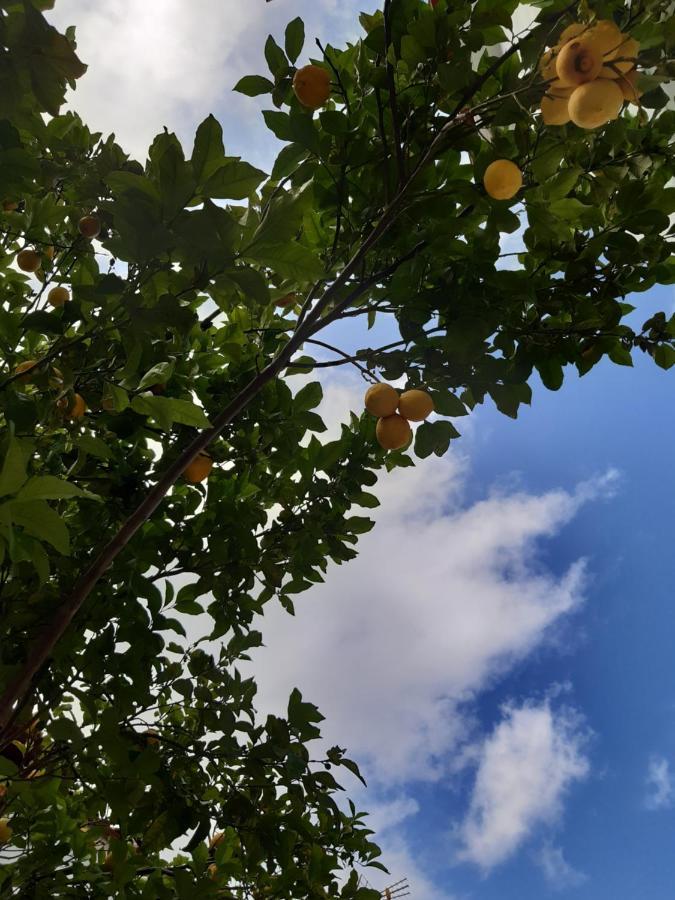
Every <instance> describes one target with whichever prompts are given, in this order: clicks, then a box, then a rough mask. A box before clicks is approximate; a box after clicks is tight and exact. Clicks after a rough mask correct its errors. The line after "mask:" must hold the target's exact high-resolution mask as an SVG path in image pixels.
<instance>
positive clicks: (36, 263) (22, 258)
mask: <svg viewBox="0 0 675 900" xmlns="http://www.w3.org/2000/svg"><path fill="white" fill-rule="evenodd" d="M16 264H17V266H18V267H19V268H20V269H21V271H22V272H37V270H38V269H39V268H40V254H39V253H38V252H37V250H33V249H32V247H24V249H23V250H19V252H18V253H17V254H16Z"/></svg>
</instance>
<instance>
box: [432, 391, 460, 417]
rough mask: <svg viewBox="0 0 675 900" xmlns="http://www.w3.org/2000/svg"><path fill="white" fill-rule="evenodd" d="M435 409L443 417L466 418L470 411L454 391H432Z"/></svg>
mask: <svg viewBox="0 0 675 900" xmlns="http://www.w3.org/2000/svg"><path fill="white" fill-rule="evenodd" d="M431 396H432V398H433V401H434V409H435V410H436V412H437V413H439V414H440V415H442V416H451V417H453V418H454V417H456V416H465V415H466V414H467V413H468V409H467V408H466V406H465V405H464V404H463V403H462V401H461V400H460V399H459V397H457V396H456V395H455V394H453V393H452V391H443V392H441V391H432V392H431Z"/></svg>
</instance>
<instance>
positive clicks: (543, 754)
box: [459, 700, 589, 869]
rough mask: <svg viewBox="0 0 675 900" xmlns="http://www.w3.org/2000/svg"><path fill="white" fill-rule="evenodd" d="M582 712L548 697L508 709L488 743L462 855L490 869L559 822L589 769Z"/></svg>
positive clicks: (462, 835)
mask: <svg viewBox="0 0 675 900" xmlns="http://www.w3.org/2000/svg"><path fill="white" fill-rule="evenodd" d="M585 740H586V735H585V732H584V729H583V727H582V725H581V722H580V718H579V716H578V714H576V713H575V712H573V711H571V710H569V709H562V710H560V711H558V712H554V710H553V709H552V707H551V704H550V702H549V701H548V700H546V701H544V702H543V703H541V704H539V705H535V704H532V703H525V704H523V705H522V706H520V707H516V706H509V707H506V708H505V709H504V717H503V719H502V721H501V722H500V723H499V724H498V725H497V726H496V728H495V729H494V731H493V732H492V734H491V735H490V736H489V737H488V738H487V740H486V741H485V742H484V744H483V748H482V752H481V756H480V762H479V765H478V771H477V773H476V781H475V784H474V788H473V793H472V796H471V802H470V805H469V810H468V813H467V816H466V818H465V820H464V822H463V823H462V826H461V829H460V841H461V850H460V852H459V858H460V859H462V860H465V861H468V862H473V863H476V864H478V865H479V866H481V868H484V869H490V868H492V867H493V866H495V865H498V864H499V863H502V862H504V860H506V859H507V858H508V857H509V856H510V855H511V854H513V853H514V852H515V851H516V850H517V849H518V848H519V847H520V846H521V845H522V844H523V842H524V841H525V840H526V839H527V838H528V837H529V836H530V835H531V834H532V832H533V831H534V829H535V827H536V826H538V825H541V824H542V823H551V822H553V821H555V820H556V819H557V818H558V817H559V815H560V813H561V810H562V801H563V799H564V796H565V794H566V793H567V791H568V790H569V788H570V786H571V785H572V784H573V783H574V782H575V781H578V780H580V779H582V778H584V777H585V776H586V775H587V774H588V772H589V763H588V759H587V758H586V756H585V755H584V743H585Z"/></svg>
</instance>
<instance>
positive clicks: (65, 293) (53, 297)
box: [47, 285, 70, 308]
mask: <svg viewBox="0 0 675 900" xmlns="http://www.w3.org/2000/svg"><path fill="white" fill-rule="evenodd" d="M69 300H70V292H69V290H68V288H64V287H62V286H61V285H58V286H57V287H53V288H52V289H51V291H50V292H49V293H48V294H47V302H48V303H50V304H51V305H52V306H54V307H57V308H58V307H59V306H63V305H64V304H65V303H67V302H68V301H69Z"/></svg>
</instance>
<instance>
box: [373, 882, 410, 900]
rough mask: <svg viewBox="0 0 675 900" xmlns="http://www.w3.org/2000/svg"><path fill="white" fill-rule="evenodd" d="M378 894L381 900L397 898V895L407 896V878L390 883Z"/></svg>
mask: <svg viewBox="0 0 675 900" xmlns="http://www.w3.org/2000/svg"><path fill="white" fill-rule="evenodd" d="M380 896H381V897H382V898H383V900H399V897H409V896H410V885H409V884H408V879H407V878H401V879H400V880H399V881H395V882H394V883H393V884H390V885H389V887H386V888H385V889H384V890H383V891H382V893H381V894H380Z"/></svg>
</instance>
